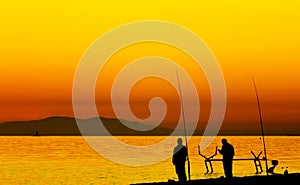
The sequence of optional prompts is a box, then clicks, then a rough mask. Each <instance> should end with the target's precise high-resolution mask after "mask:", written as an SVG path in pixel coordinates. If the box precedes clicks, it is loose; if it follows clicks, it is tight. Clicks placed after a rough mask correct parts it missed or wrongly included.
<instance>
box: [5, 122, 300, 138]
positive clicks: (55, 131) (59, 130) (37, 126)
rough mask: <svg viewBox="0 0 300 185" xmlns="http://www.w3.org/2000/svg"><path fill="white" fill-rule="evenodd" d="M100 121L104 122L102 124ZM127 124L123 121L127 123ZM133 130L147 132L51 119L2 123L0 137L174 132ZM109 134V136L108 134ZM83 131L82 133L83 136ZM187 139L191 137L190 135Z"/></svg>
mask: <svg viewBox="0 0 300 185" xmlns="http://www.w3.org/2000/svg"><path fill="white" fill-rule="evenodd" d="M98 119H101V122H102V124H101V123H99V121H98ZM124 121H125V120H123V122H124ZM125 122H126V123H127V124H128V125H130V127H132V128H141V129H144V130H147V131H137V130H133V129H130V128H128V127H127V126H125V125H123V123H121V122H120V121H119V120H118V119H113V118H97V117H95V118H91V119H86V120H82V119H81V120H80V122H79V123H77V122H76V119H75V118H70V117H49V118H45V119H41V120H32V121H12V122H5V123H0V135H25V136H28V135H35V134H36V132H38V134H39V135H41V136H51V135H52V136H54V135H58V136H59V135H61V136H79V135H101V136H105V135H109V134H110V135H114V136H167V135H170V134H171V133H172V132H173V129H169V128H161V127H156V128H154V129H152V130H151V127H150V126H149V125H144V124H140V123H137V122H129V121H125ZM78 124H80V125H82V126H80V128H83V130H79V127H78ZM105 130H108V131H109V133H107V132H105ZM80 131H81V132H80ZM187 134H188V135H192V133H191V132H189V131H188V133H187ZM173 135H178V136H183V135H184V132H183V130H176V131H174V133H173ZM193 135H198V136H202V135H203V130H196V131H195V132H194V133H193ZM218 135H227V136H228V135H261V133H260V130H259V129H257V130H251V131H250V130H240V129H235V130H224V129H221V130H220V132H219V133H218ZM265 135H288V136H299V135H300V134H299V131H298V130H295V131H293V132H292V131H287V130H277V131H276V130H275V131H272V130H267V131H266V132H265Z"/></svg>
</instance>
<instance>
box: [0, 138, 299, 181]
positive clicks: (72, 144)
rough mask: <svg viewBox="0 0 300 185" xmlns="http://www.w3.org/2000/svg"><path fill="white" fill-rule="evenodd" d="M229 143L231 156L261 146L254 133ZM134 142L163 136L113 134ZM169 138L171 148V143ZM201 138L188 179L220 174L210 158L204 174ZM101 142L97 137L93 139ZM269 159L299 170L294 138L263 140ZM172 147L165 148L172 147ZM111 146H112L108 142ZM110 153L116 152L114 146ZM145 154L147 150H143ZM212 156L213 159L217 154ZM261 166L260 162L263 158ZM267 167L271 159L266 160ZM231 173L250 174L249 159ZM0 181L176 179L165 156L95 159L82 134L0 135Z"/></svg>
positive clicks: (219, 166)
mask: <svg viewBox="0 0 300 185" xmlns="http://www.w3.org/2000/svg"><path fill="white" fill-rule="evenodd" d="M222 138H223V137H216V138H215V140H214V141H213V143H212V144H211V145H210V146H209V148H207V149H206V150H205V151H203V154H204V155H206V156H210V155H212V154H213V153H214V151H215V147H216V146H218V147H221V139H222ZM226 138H227V139H228V141H229V142H230V143H232V144H233V145H234V146H235V150H236V156H235V157H236V158H249V157H252V154H251V153H250V151H251V150H252V151H253V152H254V153H256V154H258V153H259V152H260V151H262V150H263V148H262V142H261V140H260V137H259V136H228V137H226ZM118 139H119V140H121V141H124V142H126V143H130V144H134V145H145V144H150V143H154V142H157V141H159V140H161V139H163V137H118ZM176 139H177V138H174V146H175V144H176ZM200 139H201V137H193V138H192V139H191V140H190V141H189V153H190V161H191V174H192V176H191V178H192V179H199V178H212V177H220V176H222V175H223V169H222V163H221V162H213V166H214V170H215V172H214V173H213V174H207V175H205V174H204V173H205V171H206V169H205V166H204V161H203V158H202V157H201V156H199V155H198V151H197V146H198V144H199V142H200ZM99 140H101V137H99ZM265 141H266V145H267V152H268V153H267V155H268V158H269V159H270V160H272V159H277V160H279V164H278V166H277V167H276V168H275V172H277V173H283V171H284V169H285V167H288V170H289V172H300V137H292V136H289V137H287V136H269V137H266V138H265ZM174 146H170V149H167V150H166V151H170V152H171V151H172V149H173V147H174ZM109 147H114V146H109ZM116 152H118V151H117V150H116ZM147 155H151V154H147ZM220 157H221V156H220V155H219V154H218V155H217V156H216V157H215V158H216V159H217V158H220ZM262 164H263V168H264V167H265V163H264V162H263V163H262ZM269 166H271V162H269ZM233 168H234V169H233V173H234V176H245V175H255V166H254V164H253V161H235V162H234V166H233ZM0 172H1V174H0V184H39V185H40V184H45V185H46V184H101V185H102V184H103V185H105V184H109V185H110V184H122V185H123V184H124V185H126V184H130V183H138V182H152V181H167V180H168V179H174V180H177V178H176V174H175V172H174V167H173V165H172V163H171V158H169V159H167V160H166V161H163V162H161V163H159V164H155V165H150V166H146V167H129V166H125V165H120V164H116V163H114V162H111V161H108V160H107V159H105V158H103V157H101V156H100V155H99V154H98V153H96V152H95V151H94V150H93V149H91V148H90V147H89V146H88V145H87V143H86V141H85V140H84V138H83V137H79V136H78V137H77V136H74V137H73V136H72V137H70V136H65V137H63V136H62V137H60V136H59V137H23V136H22V137H19V136H15V137H6V136H2V137H0Z"/></svg>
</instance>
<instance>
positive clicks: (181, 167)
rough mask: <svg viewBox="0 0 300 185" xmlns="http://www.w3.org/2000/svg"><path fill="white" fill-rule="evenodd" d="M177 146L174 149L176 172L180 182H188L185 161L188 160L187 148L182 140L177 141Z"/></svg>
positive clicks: (173, 159)
mask: <svg viewBox="0 0 300 185" xmlns="http://www.w3.org/2000/svg"><path fill="white" fill-rule="evenodd" d="M177 144H178V145H177V146H176V147H175V148H174V151H173V157H172V162H173V165H175V171H176V173H177V176H178V180H179V182H186V174H185V161H186V160H187V156H188V151H187V148H186V146H184V145H182V139H181V138H178V139H177Z"/></svg>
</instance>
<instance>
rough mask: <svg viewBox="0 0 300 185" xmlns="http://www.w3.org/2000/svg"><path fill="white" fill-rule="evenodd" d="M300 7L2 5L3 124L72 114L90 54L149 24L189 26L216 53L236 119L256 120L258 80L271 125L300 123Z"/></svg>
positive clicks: (196, 0)
mask: <svg viewBox="0 0 300 185" xmlns="http://www.w3.org/2000/svg"><path fill="white" fill-rule="evenodd" d="M299 8H300V2H299V1H296V0H295V1H291V0H286V1H282V0H268V1H259V0H251V1H238V0H236V1H230V0H228V1H223V0H220V1H210V0H205V1H204V0H187V1H174V0H172V1H170V0H165V1H161V0H160V1H157V0H152V1H113V0H111V1H96V2H95V1H81V2H76V1H57V0H52V1H33V0H28V1H14V0H12V1H5V2H1V3H0V17H1V20H0V25H1V26H0V33H1V34H0V41H1V44H0V60H1V68H0V79H1V81H0V85H1V93H0V103H1V104H0V112H1V113H0V121H6V120H22V119H34V118H40V117H47V116H51V115H72V106H71V103H72V102H71V100H72V99H71V98H72V82H73V75H74V73H75V70H76V67H77V65H78V64H79V61H80V58H81V56H82V55H83V53H84V52H85V50H86V49H87V48H88V47H89V45H90V44H91V43H92V42H93V41H94V40H95V39H97V38H98V37H100V36H101V35H102V34H104V33H105V32H107V31H109V30H111V29H113V28H115V27H117V26H120V25H122V24H125V23H129V22H133V21H141V20H163V21H169V22H173V23H176V24H179V25H182V26H184V27H186V28H187V29H189V30H191V31H192V32H194V33H195V34H197V35H198V36H199V37H200V38H201V39H202V40H203V41H204V42H205V43H206V44H207V45H208V46H209V47H210V49H211V50H212V52H213V53H214V54H215V56H216V58H217V60H218V62H219V64H220V67H221V68H222V70H223V73H224V77H225V81H226V86H227V93H228V109H230V108H231V110H234V111H229V113H227V114H226V117H227V118H228V119H229V118H230V120H233V121H236V122H239V121H240V120H241V119H240V118H241V117H243V116H246V117H247V118H248V117H249V118H251V117H253V116H256V112H255V111H256V110H255V97H254V91H253V86H252V82H251V75H254V77H255V80H256V83H257V86H258V88H259V92H260V95H261V99H262V100H263V103H264V104H263V106H264V109H265V117H266V118H265V119H267V120H269V121H270V120H273V121H274V120H278V119H279V120H282V121H284V120H285V118H286V119H287V120H288V121H290V122H296V121H299V120H300V118H299V116H298V115H299V105H300V97H299V93H300V86H299V84H300V83H299V81H300V76H299V72H300V63H299V59H300V52H299V43H300V34H299V33H300V26H299V20H300V12H299ZM194 78H196V77H194ZM244 104H247V105H248V104H249V105H251V106H250V107H251V108H252V107H253V110H252V109H251V110H247V109H250V108H249V106H248V107H247V108H245V107H244V106H243V105H244ZM241 109H242V110H243V109H244V110H245V111H242V110H241ZM246 110H247V111H246ZM237 112H239V113H238V114H237ZM237 115H239V116H237ZM276 116H278V119H277V117H276Z"/></svg>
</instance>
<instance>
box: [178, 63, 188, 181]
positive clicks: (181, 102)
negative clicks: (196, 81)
mask: <svg viewBox="0 0 300 185" xmlns="http://www.w3.org/2000/svg"><path fill="white" fill-rule="evenodd" d="M175 70H176V76H177V83H178V89H179V95H180V105H181V112H182V120H183V126H184V137H185V144H186V149H187V162H188V178H189V180H191V166H190V159H189V152H188V141H187V135H186V126H185V117H184V109H183V100H182V94H181V87H180V82H179V75H178V71H177V68H176V67H175Z"/></svg>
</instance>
